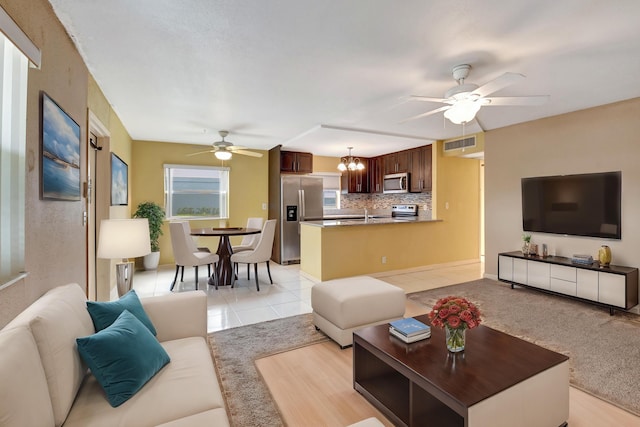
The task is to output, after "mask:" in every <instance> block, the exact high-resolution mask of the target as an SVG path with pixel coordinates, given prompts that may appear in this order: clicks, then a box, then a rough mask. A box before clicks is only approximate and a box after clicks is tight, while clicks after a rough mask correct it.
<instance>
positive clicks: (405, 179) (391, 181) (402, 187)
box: [382, 172, 409, 193]
mask: <svg viewBox="0 0 640 427" xmlns="http://www.w3.org/2000/svg"><path fill="white" fill-rule="evenodd" d="M382 182H383V185H382V192H383V193H408V192H409V174H408V173H407V172H405V173H393V174H390V175H385V176H384V178H383V181H382Z"/></svg>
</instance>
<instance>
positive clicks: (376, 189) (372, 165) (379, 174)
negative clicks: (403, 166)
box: [369, 156, 384, 193]
mask: <svg viewBox="0 0 640 427" xmlns="http://www.w3.org/2000/svg"><path fill="white" fill-rule="evenodd" d="M383 178H384V157H383V156H380V157H373V158H371V159H369V192H370V193H382V191H383V185H382V184H383V182H382V180H383Z"/></svg>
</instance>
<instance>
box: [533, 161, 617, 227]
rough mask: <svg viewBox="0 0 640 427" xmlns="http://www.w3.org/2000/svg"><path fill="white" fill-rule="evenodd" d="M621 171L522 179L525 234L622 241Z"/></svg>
mask: <svg viewBox="0 0 640 427" xmlns="http://www.w3.org/2000/svg"><path fill="white" fill-rule="evenodd" d="M621 199H622V172H619V171H618V172H604V173H590V174H580V175H561V176H542V177H535V178H522V227H523V229H524V230H525V231H529V232H541V233H553V234H567V235H573V236H588V237H601V238H607V239H620V238H621V236H622V230H621V210H622V209H621Z"/></svg>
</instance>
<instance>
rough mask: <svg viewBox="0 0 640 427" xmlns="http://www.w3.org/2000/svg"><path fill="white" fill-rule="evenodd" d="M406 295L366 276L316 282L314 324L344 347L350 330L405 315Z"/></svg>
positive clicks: (312, 292) (350, 334)
mask: <svg viewBox="0 0 640 427" xmlns="http://www.w3.org/2000/svg"><path fill="white" fill-rule="evenodd" d="M405 305H406V296H405V294H404V291H403V290H402V289H400V288H398V287H397V286H393V285H390V284H389V283H386V282H383V281H382V280H378V279H374V278H373V277H369V276H356V277H348V278H344V279H336V280H330V281H327V282H322V283H318V284H317V285H314V286H313V288H311V307H312V308H313V324H314V325H315V327H316V329H319V330H321V331H322V332H324V333H325V334H327V335H328V336H329V337H330V338H331V339H333V340H334V341H335V342H337V343H338V344H339V345H340V347H342V348H345V347H348V346H350V345H351V344H353V331H355V330H356V329H360V328H364V327H365V326H373V325H379V324H381V323H388V322H391V321H393V320H396V319H400V318H402V317H403V316H404V309H405Z"/></svg>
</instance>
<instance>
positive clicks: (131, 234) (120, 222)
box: [98, 218, 151, 296]
mask: <svg viewBox="0 0 640 427" xmlns="http://www.w3.org/2000/svg"><path fill="white" fill-rule="evenodd" d="M149 253H151V241H150V238H149V221H148V220H147V219H146V218H141V219H103V220H102V221H101V222H100V239H99V240H98V258H106V259H117V258H120V259H122V262H119V263H117V264H116V283H117V287H118V296H122V295H124V294H126V293H127V292H129V290H131V286H132V285H133V272H134V264H133V262H130V261H129V258H135V257H139V256H144V255H147V254H149Z"/></svg>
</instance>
